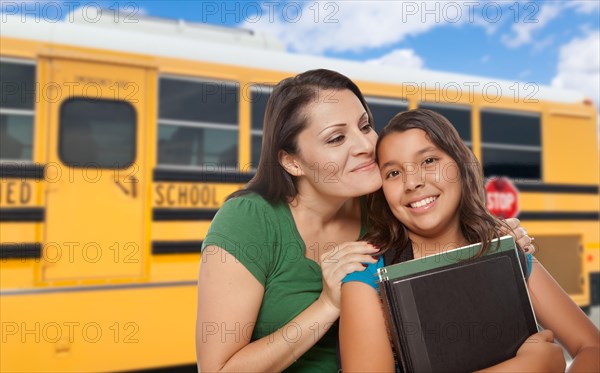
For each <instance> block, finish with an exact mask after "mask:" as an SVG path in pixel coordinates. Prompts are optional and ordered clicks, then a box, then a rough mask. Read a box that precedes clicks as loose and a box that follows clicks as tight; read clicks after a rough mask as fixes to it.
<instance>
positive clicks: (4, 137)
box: [0, 61, 35, 161]
mask: <svg viewBox="0 0 600 373" xmlns="http://www.w3.org/2000/svg"><path fill="white" fill-rule="evenodd" d="M0 82H1V83H0V84H1V87H0V89H1V90H0V92H1V95H0V160H2V161H7V160H20V161H32V160H33V118H34V105H35V65H33V64H26V63H18V62H9V61H0Z"/></svg>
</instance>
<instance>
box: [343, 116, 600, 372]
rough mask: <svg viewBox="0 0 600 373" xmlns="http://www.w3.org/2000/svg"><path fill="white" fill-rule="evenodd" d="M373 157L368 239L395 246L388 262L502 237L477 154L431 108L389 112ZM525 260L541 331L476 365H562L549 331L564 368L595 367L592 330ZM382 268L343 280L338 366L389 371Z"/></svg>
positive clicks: (598, 362)
mask: <svg viewBox="0 0 600 373" xmlns="http://www.w3.org/2000/svg"><path fill="white" fill-rule="evenodd" d="M377 162H378V164H379V166H380V172H381V177H382V179H383V188H382V190H381V191H378V192H377V193H376V194H375V195H374V196H373V200H372V205H371V206H370V214H369V217H370V219H369V222H370V224H371V228H372V232H370V233H369V235H368V236H367V238H368V239H369V241H370V242H372V243H373V244H375V245H378V246H380V247H382V249H383V250H386V249H387V250H394V251H390V253H389V255H386V256H385V259H388V258H393V259H391V260H390V263H385V264H386V265H389V264H393V263H397V262H402V261H405V260H410V259H412V258H420V257H425V256H428V255H432V254H435V253H439V252H444V251H447V250H449V249H452V248H456V247H460V246H465V245H469V244H473V243H477V242H482V243H483V245H482V250H481V251H482V253H483V252H485V251H486V250H487V249H488V248H489V247H490V246H491V244H490V242H491V240H492V239H495V238H499V237H500V236H501V235H503V230H502V226H503V224H502V222H501V221H499V220H498V219H497V218H495V217H493V216H492V215H491V214H490V213H489V212H487V210H486V208H485V193H484V188H483V181H482V176H481V172H480V169H479V168H473V167H469V165H472V164H476V163H477V160H476V159H475V157H474V156H473V153H472V152H471V151H470V150H469V149H468V148H467V147H466V146H465V145H464V143H463V142H462V140H461V139H460V137H459V135H458V133H457V132H456V130H455V129H454V127H453V126H452V125H451V124H450V123H449V122H448V121H447V120H446V118H444V117H443V116H441V115H439V114H437V113H435V112H433V111H430V110H412V111H408V112H404V113H400V114H398V115H396V116H395V117H394V118H392V120H391V121H390V123H389V124H388V125H387V126H386V127H385V128H384V129H383V130H382V132H381V136H380V137H379V140H378V143H377ZM527 257H528V260H527V261H528V262H529V266H528V267H529V270H528V271H526V272H525V273H527V272H529V276H528V281H527V286H528V289H529V295H530V298H531V301H532V305H533V309H534V311H535V314H536V317H537V320H538V321H539V323H540V324H541V325H542V327H544V329H545V330H544V331H543V332H541V333H537V334H534V335H532V336H531V337H529V339H528V340H526V341H525V343H523V345H522V346H521V347H520V348H519V350H518V351H517V354H516V356H515V357H513V358H511V359H509V360H506V361H504V362H502V363H500V364H498V365H495V366H493V367H482V368H489V369H487V370H486V371H489V372H517V371H518V372H530V371H536V372H541V371H547V372H558V371H564V368H565V361H564V357H563V353H562V349H561V348H560V347H559V346H558V345H556V344H554V343H553V338H554V336H556V338H557V339H558V340H559V341H560V342H561V344H562V345H563V346H564V347H565V348H566V349H567V351H568V352H569V354H570V355H571V356H572V357H573V363H572V364H571V366H570V370H571V371H589V372H593V371H599V370H600V359H599V356H600V349H599V346H598V342H599V336H600V335H599V334H598V330H597V329H596V327H595V326H594V324H592V322H591V321H590V320H589V319H588V318H587V317H586V316H585V314H583V312H581V310H580V309H579V308H578V307H577V306H576V305H575V303H573V302H572V301H571V299H570V298H569V296H568V295H567V294H566V293H565V292H564V291H563V290H562V289H561V288H560V286H559V285H558V284H557V283H556V282H555V281H554V279H553V278H552V276H550V274H548V272H546V270H545V269H544V267H543V266H542V264H541V263H539V262H538V261H534V260H532V257H531V255H530V254H529V255H527ZM383 265H384V263H383V258H381V260H379V262H378V263H377V264H375V265H370V266H369V268H367V270H365V271H363V272H360V273H355V274H350V275H349V276H348V277H346V278H345V279H344V282H345V284H344V285H343V286H342V306H341V318H340V320H341V321H340V346H341V352H342V366H343V368H344V371H345V372H369V371H371V372H393V371H394V370H395V365H394V359H393V356H392V349H391V346H390V343H389V338H388V335H387V330H386V326H385V319H384V315H383V312H382V310H381V306H380V301H379V296H378V294H377V285H376V283H375V281H374V280H375V277H374V276H373V274H374V272H375V268H376V267H382V266H383ZM367 273H370V274H371V275H370V276H368V275H367ZM346 282H347V283H346ZM457 291H460V289H459V290H457ZM473 301H474V302H476V301H477V300H473ZM534 342H535V343H534ZM482 343H485V342H482Z"/></svg>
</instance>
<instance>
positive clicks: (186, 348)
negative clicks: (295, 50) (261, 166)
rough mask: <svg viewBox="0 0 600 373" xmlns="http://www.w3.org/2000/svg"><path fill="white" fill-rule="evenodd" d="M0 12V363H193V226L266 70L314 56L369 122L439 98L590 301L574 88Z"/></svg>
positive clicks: (204, 212)
mask: <svg viewBox="0 0 600 373" xmlns="http://www.w3.org/2000/svg"><path fill="white" fill-rule="evenodd" d="M3 17H4V18H3V20H2V35H1V37H0V42H1V43H0V44H1V55H0V75H1V79H0V80H1V82H2V83H1V90H2V91H1V94H2V96H1V99H0V131H1V133H0V139H1V144H0V178H1V180H0V181H1V182H0V302H1V307H0V319H1V333H2V334H1V338H2V341H1V345H0V354H1V358H0V370H1V371H3V372H5V371H6V372H9V371H10V372H32V371H45V372H49V371H54V372H68V371H71V372H82V371H124V370H142V369H151V368H160V367H174V366H185V365H189V364H194V363H195V347H194V333H195V330H194V324H195V312H196V300H197V299H196V279H197V273H198V269H199V262H200V247H201V243H202V239H203V237H204V235H205V234H206V231H207V229H208V226H209V224H210V221H211V219H212V217H213V216H214V214H215V213H216V211H217V209H218V208H219V206H220V205H221V204H222V203H223V200H224V199H225V198H226V196H227V195H229V194H230V193H232V192H233V191H235V190H237V189H238V188H240V187H241V186H242V185H243V184H244V183H246V182H247V181H248V180H250V178H251V177H252V176H253V173H254V170H255V169H254V166H255V165H256V162H257V159H258V158H259V157H260V144H261V134H262V130H261V128H262V117H263V114H264V110H265V104H266V100H267V98H268V96H269V94H270V91H271V88H270V87H271V86H273V84H274V83H275V82H277V81H279V80H281V79H283V78H285V77H288V76H290V75H293V74H295V73H297V72H300V71H304V70H308V69H314V68H329V69H334V70H338V71H340V72H342V73H344V74H346V75H348V76H349V77H351V78H352V79H353V80H355V81H356V82H358V83H359V85H360V87H361V89H362V90H363V92H364V94H365V96H366V97H367V100H368V101H369V104H370V107H371V109H372V111H373V113H374V117H375V122H376V126H377V128H379V129H381V127H382V126H383V125H385V123H386V122H387V121H388V120H389V119H390V118H391V117H392V116H393V115H394V114H395V113H397V112H399V111H402V110H406V109H409V108H410V109H412V108H417V107H427V108H431V109H434V110H437V111H439V112H440V113H442V114H443V115H445V116H447V117H448V118H449V119H450V120H451V121H452V122H453V123H454V124H455V126H456V127H457V129H458V130H459V132H460V134H461V136H462V137H463V139H464V140H465V142H466V143H467V144H468V145H469V146H470V147H471V149H472V150H473V152H474V153H475V154H476V155H477V157H478V158H479V159H480V160H481V161H482V165H483V168H484V171H485V173H486V175H488V176H492V175H495V176H506V177H509V178H510V179H511V180H512V181H513V183H514V184H515V185H516V186H517V188H518V189H519V191H520V192H519V209H520V215H519V217H520V218H521V220H522V222H523V224H524V225H525V226H526V227H527V229H528V230H529V234H530V235H531V236H534V237H535V239H536V242H537V243H538V251H537V253H536V255H537V256H538V258H540V260H541V261H542V262H543V263H544V265H545V266H546V267H547V268H549V270H550V272H551V273H552V274H553V275H554V277H555V278H556V279H557V280H558V281H559V282H560V284H561V285H562V286H563V288H565V289H566V290H567V291H568V292H569V294H570V295H571V297H572V298H573V299H574V300H575V302H577V304H578V305H580V306H581V307H587V306H589V305H590V278H589V276H588V272H589V271H592V272H593V273H594V276H595V277H594V278H595V279H596V280H595V281H597V280H598V266H599V255H598V253H599V248H600V246H599V242H600V240H599V237H598V234H599V233H598V232H599V222H598V205H599V198H598V177H599V176H598V168H599V167H598V140H597V139H598V128H597V112H596V109H595V108H594V107H593V106H592V105H591V103H590V102H589V101H587V100H586V99H585V97H583V96H582V95H580V94H579V93H577V92H570V91H563V90H558V89H554V88H550V87H541V86H538V85H535V84H527V83H518V82H505V81H495V80H492V79H483V78H479V77H471V76H463V75H456V74H446V73H441V72H433V71H413V70H405V69H399V68H394V67H385V66H381V67H380V66H377V67H375V66H373V65H365V64H362V63H358V62H349V61H340V60H334V59H328V58H320V57H311V56H302V55H294V54H290V53H286V52H285V50H284V49H283V48H282V47H281V46H280V45H279V44H278V43H277V42H276V41H273V40H272V39H269V38H268V37H266V36H264V35H260V34H254V33H252V32H248V31H245V30H238V29H222V30H221V29H216V28H214V27H210V28H209V27H206V26H202V25H194V24H181V23H177V22H171V21H168V20H160V19H150V18H140V19H139V22H137V23H135V24H127V23H123V22H121V23H115V22H114V21H113V18H111V16H110V14H108V15H107V17H106V18H107V19H104V18H103V19H101V20H100V21H98V22H96V23H93V24H91V23H89V22H87V23H86V22H82V21H81V20H79V19H78V17H68V19H67V20H66V21H63V22H44V21H38V22H25V23H23V22H21V18H20V17H12V16H6V15H5V16H3ZM215 330H220V333H222V334H223V335H222V336H223V338H231V337H232V336H233V337H235V336H236V335H239V333H241V332H242V331H241V330H233V331H230V330H223V329H221V328H218V326H217V327H216V328H215ZM236 333H237V334H236Z"/></svg>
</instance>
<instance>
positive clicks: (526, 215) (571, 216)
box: [517, 211, 600, 221]
mask: <svg viewBox="0 0 600 373" xmlns="http://www.w3.org/2000/svg"><path fill="white" fill-rule="evenodd" d="M517 217H518V218H519V219H521V220H543V221H556V220H595V221H598V220H599V219H600V213H598V212H595V211H594V212H546V211H523V212H521V213H520V214H519V215H518V216H517Z"/></svg>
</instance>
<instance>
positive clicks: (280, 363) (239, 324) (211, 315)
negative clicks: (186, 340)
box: [196, 246, 339, 372]
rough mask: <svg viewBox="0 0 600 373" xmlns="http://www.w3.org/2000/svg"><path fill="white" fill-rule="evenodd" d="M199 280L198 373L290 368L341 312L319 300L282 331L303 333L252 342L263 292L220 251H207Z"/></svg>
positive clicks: (237, 264)
mask: <svg viewBox="0 0 600 373" xmlns="http://www.w3.org/2000/svg"><path fill="white" fill-rule="evenodd" d="M205 253H210V254H204V255H203V256H202V263H201V269H200V275H199V280H198V313H197V321H196V353H197V359H198V370H199V371H201V372H242V371H243V372H267V371H268V372H274V371H282V370H284V369H285V368H287V367H289V366H290V365H291V364H292V363H293V362H294V361H295V360H296V359H297V358H298V357H300V356H301V355H302V354H304V353H305V352H306V351H308V350H309V349H310V348H311V347H312V346H313V345H314V344H315V343H316V342H317V341H318V339H319V338H315V330H314V326H315V325H319V327H320V330H319V334H318V335H319V337H320V336H323V335H324V334H325V332H326V331H327V330H328V329H329V328H330V327H331V325H332V324H333V322H334V321H335V320H336V319H337V317H338V314H339V311H338V310H337V309H335V308H333V307H331V306H330V305H329V304H328V302H324V301H322V300H321V298H320V299H319V300H317V301H316V302H314V303H313V304H312V305H310V306H309V307H308V308H307V309H305V310H304V311H303V312H302V313H300V314H299V315H298V316H297V317H295V318H294V319H293V320H291V321H290V322H289V323H288V324H286V326H288V325H292V326H293V328H292V330H297V329H299V330H301V331H302V333H301V334H300V337H299V338H298V337H297V335H294V337H293V339H291V338H289V337H288V338H287V339H286V335H284V334H283V333H282V332H281V331H282V330H286V326H284V327H282V328H281V329H280V330H278V331H276V332H274V333H272V334H270V335H268V336H266V337H264V338H261V339H259V340H256V341H253V342H250V338H251V336H252V332H253V330H254V325H255V323H256V319H257V316H258V312H259V310H260V306H261V303H262V299H263V295H264V288H263V286H262V285H261V284H260V283H259V282H258V280H257V279H256V278H254V276H253V275H252V274H251V273H250V272H249V271H248V270H247V269H246V267H244V265H242V264H241V263H240V262H239V261H237V260H236V259H235V257H233V256H232V255H231V254H229V253H228V252H227V251H225V250H223V249H222V248H219V247H215V246H212V247H211V246H209V247H207V248H206V250H205Z"/></svg>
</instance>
